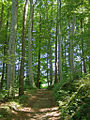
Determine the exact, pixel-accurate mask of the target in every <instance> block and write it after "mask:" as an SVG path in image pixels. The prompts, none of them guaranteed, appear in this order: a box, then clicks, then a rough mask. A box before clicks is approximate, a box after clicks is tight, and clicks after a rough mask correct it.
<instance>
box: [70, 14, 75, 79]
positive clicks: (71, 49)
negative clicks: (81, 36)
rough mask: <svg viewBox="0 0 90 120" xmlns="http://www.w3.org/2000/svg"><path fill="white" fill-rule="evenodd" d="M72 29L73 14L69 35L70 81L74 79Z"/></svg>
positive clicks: (73, 24)
mask: <svg viewBox="0 0 90 120" xmlns="http://www.w3.org/2000/svg"><path fill="white" fill-rule="evenodd" d="M74 29H75V14H73V23H72V32H71V35H70V79H71V80H73V79H74V56H73V54H74V53H73V51H74V48H73V37H74Z"/></svg>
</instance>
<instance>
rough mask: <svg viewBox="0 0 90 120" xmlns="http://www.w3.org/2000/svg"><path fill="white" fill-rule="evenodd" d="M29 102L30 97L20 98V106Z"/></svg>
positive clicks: (23, 96)
mask: <svg viewBox="0 0 90 120" xmlns="http://www.w3.org/2000/svg"><path fill="white" fill-rule="evenodd" d="M28 100H29V96H28V95H27V94H25V95H22V96H20V97H19V103H20V104H25V103H26V102H27V101H28Z"/></svg>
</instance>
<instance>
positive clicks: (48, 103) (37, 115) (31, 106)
mask: <svg viewBox="0 0 90 120" xmlns="http://www.w3.org/2000/svg"><path fill="white" fill-rule="evenodd" d="M13 114H14V115H13V116H14V117H13V118H12V120H60V112H59V109H58V106H57V105H56V103H55V101H54V100H53V97H52V91H50V90H38V91H37V93H35V94H34V95H33V96H32V97H30V98H29V100H28V102H27V105H25V106H23V107H22V108H20V109H19V111H14V112H13Z"/></svg>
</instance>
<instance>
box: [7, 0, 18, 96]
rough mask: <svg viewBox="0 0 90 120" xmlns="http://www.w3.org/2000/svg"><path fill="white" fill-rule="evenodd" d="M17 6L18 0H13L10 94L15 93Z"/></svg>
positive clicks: (9, 76)
mask: <svg viewBox="0 0 90 120" xmlns="http://www.w3.org/2000/svg"><path fill="white" fill-rule="evenodd" d="M17 6H18V0H12V10H11V29H10V40H9V52H8V53H9V64H8V71H7V89H8V90H9V94H8V95H9V96H10V95H11V97H13V95H14V80H15V47H16V46H15V45H16V30H17Z"/></svg>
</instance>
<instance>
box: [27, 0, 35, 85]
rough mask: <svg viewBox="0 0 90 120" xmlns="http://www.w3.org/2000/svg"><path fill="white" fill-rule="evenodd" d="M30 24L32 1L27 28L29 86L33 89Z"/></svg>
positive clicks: (31, 19)
mask: <svg viewBox="0 0 90 120" xmlns="http://www.w3.org/2000/svg"><path fill="white" fill-rule="evenodd" d="M32 22H33V0H30V17H29V26H28V67H29V68H28V69H29V85H30V87H35V83H34V78H33V68H32Z"/></svg>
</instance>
